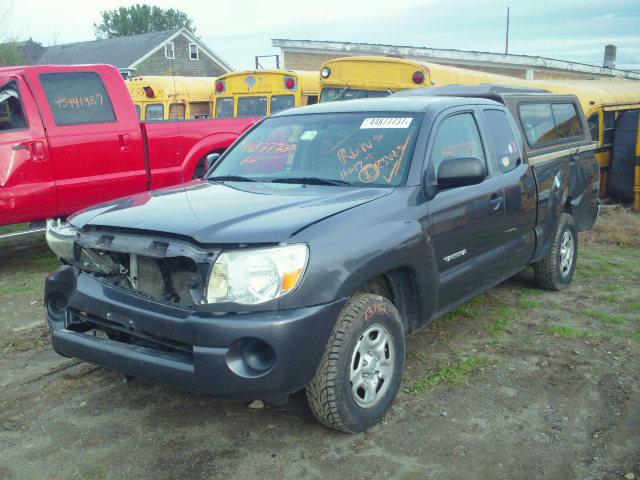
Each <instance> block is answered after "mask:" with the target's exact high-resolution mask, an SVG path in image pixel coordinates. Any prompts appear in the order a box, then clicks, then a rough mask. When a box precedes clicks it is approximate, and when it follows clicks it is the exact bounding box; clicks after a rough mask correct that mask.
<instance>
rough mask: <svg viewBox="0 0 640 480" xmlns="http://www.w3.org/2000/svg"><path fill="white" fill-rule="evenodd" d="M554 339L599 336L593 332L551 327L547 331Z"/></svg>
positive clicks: (573, 328)
mask: <svg viewBox="0 0 640 480" xmlns="http://www.w3.org/2000/svg"><path fill="white" fill-rule="evenodd" d="M547 332H549V333H550V334H551V335H553V336H554V337H595V336H597V334H596V333H595V332H592V331H591V330H584V329H581V328H576V327H567V326H564V325H560V326H554V327H549V328H548V329H547Z"/></svg>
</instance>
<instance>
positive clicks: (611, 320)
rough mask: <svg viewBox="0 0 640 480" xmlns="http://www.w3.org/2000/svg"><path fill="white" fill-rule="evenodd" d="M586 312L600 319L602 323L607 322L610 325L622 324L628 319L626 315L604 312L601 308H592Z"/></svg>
mask: <svg viewBox="0 0 640 480" xmlns="http://www.w3.org/2000/svg"><path fill="white" fill-rule="evenodd" d="M584 313H585V314H586V315H588V316H589V317H591V318H595V319H596V320H600V321H601V322H602V323H607V324H609V325H622V324H623V323H624V322H626V321H627V318H626V317H625V316H624V315H617V314H615V313H608V312H603V311H601V310H594V309H590V310H587V311H586V312H584Z"/></svg>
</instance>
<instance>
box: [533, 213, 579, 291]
mask: <svg viewBox="0 0 640 480" xmlns="http://www.w3.org/2000/svg"><path fill="white" fill-rule="evenodd" d="M577 260H578V234H577V231H576V227H575V224H574V222H573V217H572V216H571V215H569V214H568V213H562V214H561V215H560V221H559V222H558V227H557V228H556V231H555V237H554V241H553V246H552V247H551V251H550V252H549V255H547V256H546V257H545V258H543V259H542V260H540V261H538V262H536V263H534V264H533V271H534V273H535V276H536V282H537V283H538V285H539V286H540V287H541V288H544V289H545V290H561V289H563V288H565V287H566V286H567V285H568V284H569V283H570V282H571V279H572V278H573V274H574V272H575V271H576V262H577Z"/></svg>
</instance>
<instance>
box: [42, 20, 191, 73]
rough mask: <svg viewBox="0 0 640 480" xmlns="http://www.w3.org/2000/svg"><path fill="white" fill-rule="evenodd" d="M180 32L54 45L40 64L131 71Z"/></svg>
mask: <svg viewBox="0 0 640 480" xmlns="http://www.w3.org/2000/svg"><path fill="white" fill-rule="evenodd" d="M179 30H181V29H180V28H174V29H171V30H165V31H163V32H151V33H143V34H140V35H131V36H128V37H115V38H107V39H105V40H92V41H89V42H77V43H67V44H65V45H53V46H51V47H47V48H46V49H45V51H44V53H43V55H42V56H41V57H40V58H39V59H38V63H40V64H44V65H68V64H74V63H75V64H84V63H107V64H109V65H114V66H116V67H118V68H127V67H130V66H131V65H133V64H134V63H135V62H136V60H138V59H139V58H140V57H141V56H142V55H143V54H145V53H147V52H149V51H150V50H155V49H156V48H157V47H158V46H160V45H161V44H163V43H164V42H166V41H167V40H169V39H170V38H171V37H172V36H173V35H174V34H175V33H176V32H178V31H179Z"/></svg>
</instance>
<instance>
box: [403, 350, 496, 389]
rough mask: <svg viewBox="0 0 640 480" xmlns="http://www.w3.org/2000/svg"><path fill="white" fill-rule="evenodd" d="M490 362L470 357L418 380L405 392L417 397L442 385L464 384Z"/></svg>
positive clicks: (481, 358)
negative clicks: (431, 388)
mask: <svg viewBox="0 0 640 480" xmlns="http://www.w3.org/2000/svg"><path fill="white" fill-rule="evenodd" d="M488 362H489V361H488V359H486V358H484V357H470V358H468V359H466V360H462V361H461V362H457V363H454V364H451V365H445V366H442V367H440V368H438V369H437V370H436V371H435V372H433V373H430V374H428V375H423V376H421V377H418V378H416V379H415V380H414V381H413V383H412V384H411V385H410V386H408V387H407V388H405V391H406V392H407V393H409V394H411V395H414V396H417V395H421V394H422V393H424V392H425V391H426V390H427V389H428V388H430V387H435V386H436V385H440V384H441V383H463V382H465V381H467V379H468V378H469V377H470V376H471V375H472V374H473V373H475V372H477V371H478V370H480V369H481V368H482V367H484V366H485V365H487V363H488Z"/></svg>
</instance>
